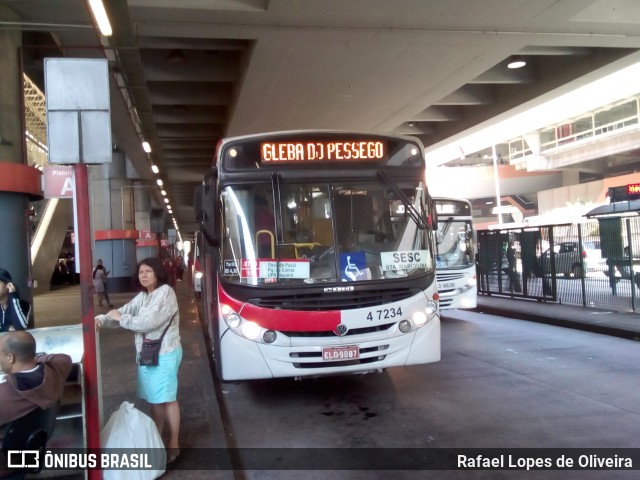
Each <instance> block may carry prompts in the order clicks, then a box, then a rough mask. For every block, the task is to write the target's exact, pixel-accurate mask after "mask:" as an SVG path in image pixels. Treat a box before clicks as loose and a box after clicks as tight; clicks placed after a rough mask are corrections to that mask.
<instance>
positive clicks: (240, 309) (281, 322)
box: [218, 284, 340, 332]
mask: <svg viewBox="0 0 640 480" xmlns="http://www.w3.org/2000/svg"><path fill="white" fill-rule="evenodd" d="M218 292H219V299H220V303H221V304H226V305H228V306H229V307H231V308H232V309H233V310H234V311H235V312H237V313H240V315H242V318H244V319H245V320H249V321H251V322H254V323H256V324H258V325H260V326H261V327H262V328H266V329H269V330H277V331H280V332H327V331H328V332H332V331H333V330H335V328H336V327H337V326H338V325H339V324H340V310H325V311H322V312H307V311H300V310H276V309H273V308H262V307H257V306H255V305H251V304H249V303H243V302H241V301H239V300H235V299H234V298H231V297H230V296H229V295H227V293H226V292H225V291H224V290H223V289H222V287H221V286H220V284H218Z"/></svg>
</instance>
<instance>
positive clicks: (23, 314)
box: [0, 268, 31, 332]
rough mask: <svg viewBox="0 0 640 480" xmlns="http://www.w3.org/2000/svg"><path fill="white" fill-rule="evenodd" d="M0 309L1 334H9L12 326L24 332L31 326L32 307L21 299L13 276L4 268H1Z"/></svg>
mask: <svg viewBox="0 0 640 480" xmlns="http://www.w3.org/2000/svg"><path fill="white" fill-rule="evenodd" d="M0 309H1V310H2V311H0V332H8V331H9V329H10V328H11V327H12V326H13V328H14V329H16V330H24V329H25V328H27V326H28V325H29V315H30V314H31V305H29V302H26V301H24V300H21V299H20V295H19V294H18V290H17V289H16V286H15V285H14V284H13V279H12V278H11V274H9V272H8V271H7V270H5V269H4V268H0Z"/></svg>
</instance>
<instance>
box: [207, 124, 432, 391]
mask: <svg viewBox="0 0 640 480" xmlns="http://www.w3.org/2000/svg"><path fill="white" fill-rule="evenodd" d="M425 180H426V179H425V160H424V154H423V147H422V144H421V143H420V141H419V140H417V139H414V138H412V137H402V136H396V135H385V134H373V133H370V134H367V133H347V132H335V131H297V132H277V133H269V134H259V135H250V136H244V137H236V138H228V139H224V140H222V141H221V142H220V143H219V144H218V148H217V152H216V159H215V161H214V166H213V167H212V169H211V171H210V172H209V173H208V174H207V175H206V176H205V179H204V182H203V185H202V187H201V189H200V191H199V194H198V195H197V199H196V216H197V218H198V219H199V220H200V221H201V222H202V224H201V230H202V233H203V237H204V242H203V248H202V259H203V261H202V262H201V263H202V265H201V267H202V269H203V274H204V277H203V284H202V287H203V291H202V297H203V306H204V310H205V314H204V316H205V321H206V323H207V329H208V334H209V338H210V340H211V345H212V350H213V352H212V354H213V359H214V363H215V367H216V374H217V375H218V377H219V378H220V379H222V380H250V379H262V378H275V377H294V378H301V377H308V376H322V375H334V374H353V373H368V372H380V371H382V370H384V369H386V368H388V367H396V366H404V365H414V364H422V363H428V362H436V361H438V360H440V313H439V310H438V293H437V288H436V278H435V259H434V250H433V231H432V221H433V218H434V217H435V214H434V212H433V211H432V203H431V202H430V199H429V195H428V192H427V187H426V182H425Z"/></svg>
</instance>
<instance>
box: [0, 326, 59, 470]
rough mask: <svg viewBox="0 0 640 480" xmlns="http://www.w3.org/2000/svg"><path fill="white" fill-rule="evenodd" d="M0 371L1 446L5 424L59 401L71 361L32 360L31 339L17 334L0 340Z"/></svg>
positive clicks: (51, 357) (33, 344)
mask: <svg viewBox="0 0 640 480" xmlns="http://www.w3.org/2000/svg"><path fill="white" fill-rule="evenodd" d="M0 368H2V371H3V372H4V373H6V374H7V375H6V378H4V380H0V382H1V383H0V405H2V408H0V445H1V444H2V440H3V439H4V434H5V430H6V426H7V425H8V424H9V423H11V422H12V421H13V420H15V419H17V418H20V417H23V416H24V415H26V414H28V413H29V412H31V411H33V410H35V409H36V408H38V407H40V408H42V409H45V410H46V409H48V408H51V407H53V406H54V405H55V404H56V403H57V402H58V401H60V400H61V399H62V392H63V389H64V384H65V381H66V380H67V377H68V376H69V372H70V371H71V357H70V356H69V355H65V354H53V355H41V356H39V357H37V358H36V341H35V339H34V338H33V336H32V335H31V334H30V333H29V332H27V331H25V330H20V331H15V332H9V333H7V334H6V335H3V336H0ZM7 473H8V472H7ZM2 476H3V472H2V471H0V477H2Z"/></svg>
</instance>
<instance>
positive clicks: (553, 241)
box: [476, 218, 640, 311]
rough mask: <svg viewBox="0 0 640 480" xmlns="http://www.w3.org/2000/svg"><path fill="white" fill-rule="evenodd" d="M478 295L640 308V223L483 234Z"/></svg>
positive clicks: (600, 222) (602, 222)
mask: <svg viewBox="0 0 640 480" xmlns="http://www.w3.org/2000/svg"><path fill="white" fill-rule="evenodd" d="M477 236H478V253H477V257H476V261H477V272H478V293H480V294H487V295H491V294H498V295H508V296H511V297H514V298H518V297H520V298H533V299H537V300H539V301H548V302H559V303H568V304H573V305H583V306H591V307H599V308H610V309H614V310H620V311H626V310H632V311H636V310H637V309H638V307H639V306H640V219H639V218H606V219H599V220H588V221H585V222H582V223H579V224H564V225H548V226H539V227H526V228H513V229H505V230H480V231H478V232H477Z"/></svg>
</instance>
